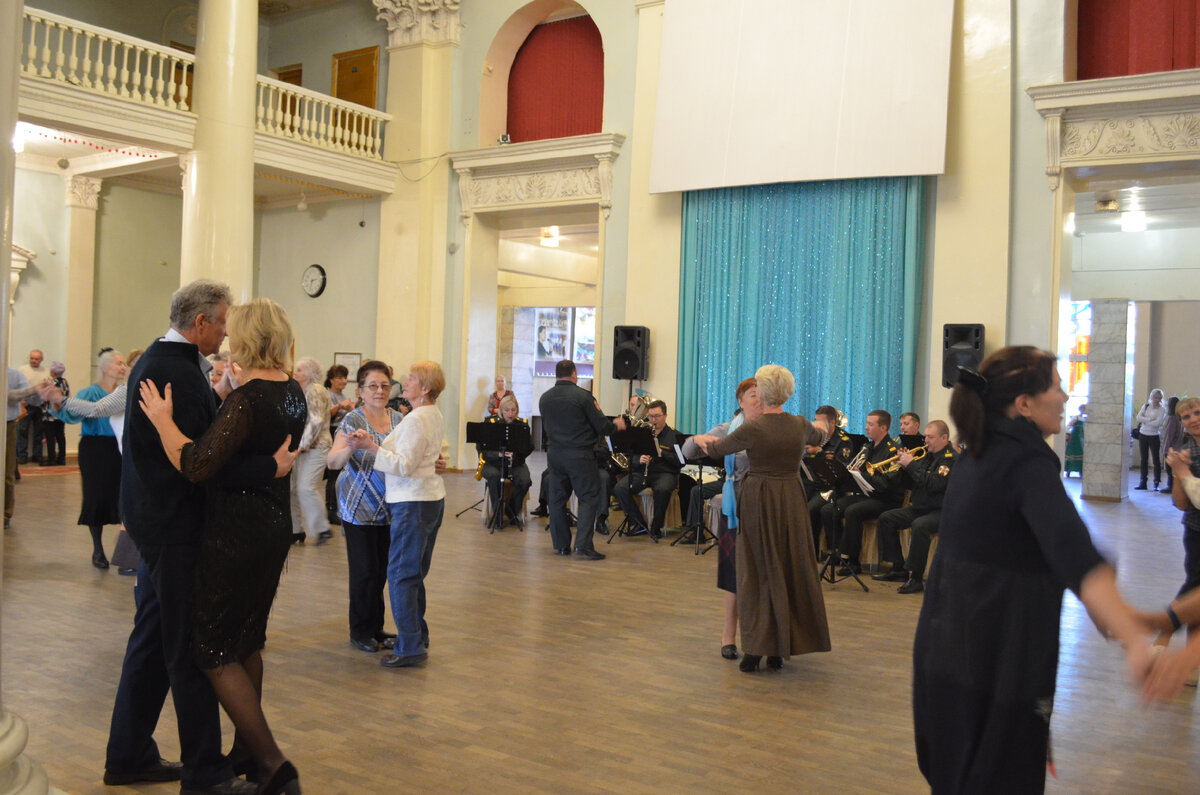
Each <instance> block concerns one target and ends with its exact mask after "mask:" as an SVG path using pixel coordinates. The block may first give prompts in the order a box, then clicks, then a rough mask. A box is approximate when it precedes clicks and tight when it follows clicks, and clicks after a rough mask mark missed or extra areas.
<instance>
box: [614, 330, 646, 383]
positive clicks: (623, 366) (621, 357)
mask: <svg viewBox="0 0 1200 795" xmlns="http://www.w3.org/2000/svg"><path fill="white" fill-rule="evenodd" d="M649 366H650V329H648V328H646V327H645V326H615V327H614V328H613V376H612V377H613V378H615V379H617V380H618V381H645V380H646V375H647V373H648V371H649Z"/></svg>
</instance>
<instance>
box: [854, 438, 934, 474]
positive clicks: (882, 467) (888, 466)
mask: <svg viewBox="0 0 1200 795" xmlns="http://www.w3.org/2000/svg"><path fill="white" fill-rule="evenodd" d="M928 452H929V449H928V447H927V446H926V445H921V446H920V447H914V448H913V449H911V450H909V451H908V453H909V455H911V456H912V457H913V460H914V461H919V460H921V459H922V458H924V457H925V456H926V455H927V454H928ZM863 469H865V470H866V471H867V474H868V475H875V474H878V473H880V472H882V473H883V474H885V475H890V474H891V473H893V472H898V471H899V470H900V455H899V454H896V455H894V456H892V457H891V458H885V459H883V460H882V461H879V462H876V463H874V464H872V463H871V462H870V461H867V462H866V463H865V464H863Z"/></svg>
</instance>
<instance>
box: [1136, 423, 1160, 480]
mask: <svg viewBox="0 0 1200 795" xmlns="http://www.w3.org/2000/svg"><path fill="white" fill-rule="evenodd" d="M1138 447H1139V448H1140V449H1141V452H1142V485H1143V486H1145V485H1146V474H1147V469H1149V467H1148V466H1147V465H1148V464H1149V463H1150V457H1151V456H1153V457H1154V485H1155V486H1156V487H1157V486H1158V483H1159V481H1160V480H1162V461H1160V460H1159V438H1158V437H1157V436H1139V437H1138Z"/></svg>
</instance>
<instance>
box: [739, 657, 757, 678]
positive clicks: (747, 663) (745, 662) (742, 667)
mask: <svg viewBox="0 0 1200 795" xmlns="http://www.w3.org/2000/svg"><path fill="white" fill-rule="evenodd" d="M761 659H762V655H761V654H746V655H743V656H742V661H741V662H740V663H738V670H739V671H741V672H742V673H744V674H752V673H754V672H755V671H757V670H758V661H759V660H761Z"/></svg>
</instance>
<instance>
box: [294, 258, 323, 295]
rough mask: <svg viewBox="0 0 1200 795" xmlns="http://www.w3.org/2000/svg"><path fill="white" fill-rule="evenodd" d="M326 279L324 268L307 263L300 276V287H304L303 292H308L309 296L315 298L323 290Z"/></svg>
mask: <svg viewBox="0 0 1200 795" xmlns="http://www.w3.org/2000/svg"><path fill="white" fill-rule="evenodd" d="M327 280H328V279H327V277H326V276H325V269H324V268H322V267H321V266H320V265H315V264H314V265H309V266H308V267H307V268H305V269H304V275H302V276H301V277H300V287H301V288H303V289H304V292H306V293H308V297H309V298H316V297H317V296H318V295H320V294H321V293H323V292H325V283H326V281H327Z"/></svg>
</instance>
